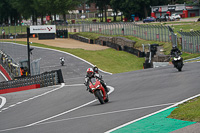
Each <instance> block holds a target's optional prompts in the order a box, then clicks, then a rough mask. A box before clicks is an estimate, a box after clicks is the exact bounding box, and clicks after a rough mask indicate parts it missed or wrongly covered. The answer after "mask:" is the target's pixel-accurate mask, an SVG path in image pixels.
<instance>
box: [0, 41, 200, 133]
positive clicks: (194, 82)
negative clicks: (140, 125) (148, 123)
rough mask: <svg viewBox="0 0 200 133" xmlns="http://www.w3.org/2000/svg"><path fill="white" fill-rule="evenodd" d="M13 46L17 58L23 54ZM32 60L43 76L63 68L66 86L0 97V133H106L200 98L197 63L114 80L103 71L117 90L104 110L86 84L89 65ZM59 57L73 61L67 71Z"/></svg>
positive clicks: (37, 54)
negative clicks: (1, 101)
mask: <svg viewBox="0 0 200 133" xmlns="http://www.w3.org/2000/svg"><path fill="white" fill-rule="evenodd" d="M1 45H2V44H1ZM7 47H8V46H7ZM13 47H14V48H16V51H19V53H21V52H20V50H22V49H24V46H20V45H15V46H13ZM8 50H9V48H8ZM8 54H11V56H12V57H18V56H17V55H12V54H15V52H10V53H8ZM23 56H24V57H26V56H25V54H24V55H23V54H21V55H20V57H18V58H17V59H16V61H19V60H20V59H22V58H24V57H23ZM32 56H33V57H32V59H34V58H35V59H37V58H41V62H40V64H41V67H44V68H42V71H45V70H51V69H52V70H53V69H57V68H61V69H62V72H63V75H64V78H65V85H64V86H62V85H59V86H53V87H46V88H40V89H34V90H28V91H22V92H16V93H10V94H3V95H1V96H2V97H5V98H6V101H7V102H6V104H5V105H4V107H3V108H1V109H0V118H1V119H0V133H1V132H2V133H3V132H5V133H13V132H14V133H27V132H28V133H35V132H42V133H55V132H56V133H63V132H69V133H93V132H97V133H103V132H106V131H108V130H110V129H113V128H115V127H118V126H120V125H122V124H124V123H127V122H130V121H132V120H135V119H138V118H141V117H143V116H145V115H148V114H151V113H153V112H156V111H158V110H161V109H163V108H166V107H168V106H170V105H173V104H174V103H177V102H179V101H182V100H184V99H187V98H189V97H192V96H195V95H197V94H199V93H200V87H199V81H200V71H199V65H200V64H199V63H198V62H196V63H186V64H185V65H184V67H183V71H182V72H178V71H177V70H176V69H175V68H173V67H172V66H166V67H162V68H155V69H145V70H139V71H133V72H127V73H120V74H113V75H109V74H106V73H102V72H101V74H103V75H104V76H103V77H104V80H105V81H106V82H107V84H108V85H109V86H112V87H114V89H115V90H114V92H113V93H111V94H110V96H109V98H110V101H109V103H107V104H104V105H101V104H99V102H98V101H94V96H93V95H91V94H90V93H88V92H87V91H86V87H85V86H84V85H83V82H84V76H85V70H86V69H87V67H89V66H90V65H89V64H87V63H85V62H83V61H81V60H79V59H76V58H74V57H72V56H70V55H66V54H64V53H59V52H56V51H50V50H45V49H38V48H37V49H36V48H35V49H34V52H33V55H32ZM60 56H64V57H65V58H66V59H67V61H68V62H69V63H68V64H67V65H66V66H64V67H60V66H59V57H60ZM73 66H76V67H75V68H74V67H73Z"/></svg>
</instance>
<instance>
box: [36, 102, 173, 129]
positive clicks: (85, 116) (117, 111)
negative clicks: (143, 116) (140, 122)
mask: <svg viewBox="0 0 200 133" xmlns="http://www.w3.org/2000/svg"><path fill="white" fill-rule="evenodd" d="M172 104H174V103H167V104H160V105H152V106H146V107H138V108H132V109H124V110H116V111H111V112H104V113H98V114H91V115H84V116H78V117H72V118H67V119H61V120H55V121H49V122H44V123H40V124H37V125H44V124H50V123H57V122H63V121H69V120H75V119H81V118H88V117H94V116H101V115H108V114H115V113H121V112H128V111H134V110H140V109H148V108H155V107H160V106H166V105H172Z"/></svg>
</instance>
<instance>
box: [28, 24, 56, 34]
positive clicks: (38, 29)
mask: <svg viewBox="0 0 200 133" xmlns="http://www.w3.org/2000/svg"><path fill="white" fill-rule="evenodd" d="M30 33H31V34H32V33H56V26H55V25H39V26H30Z"/></svg>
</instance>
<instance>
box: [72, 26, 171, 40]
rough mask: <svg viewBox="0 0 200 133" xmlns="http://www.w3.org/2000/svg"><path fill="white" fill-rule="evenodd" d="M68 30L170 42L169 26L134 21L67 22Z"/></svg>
mask: <svg viewBox="0 0 200 133" xmlns="http://www.w3.org/2000/svg"><path fill="white" fill-rule="evenodd" d="M68 31H69V32H94V33H98V34H104V35H131V36H135V37H138V38H142V39H145V40H154V41H161V42H171V39H172V37H171V36H172V34H171V32H170V30H169V26H163V25H142V24H136V23H134V22H123V23H122V22H121V23H91V24H69V25H68Z"/></svg>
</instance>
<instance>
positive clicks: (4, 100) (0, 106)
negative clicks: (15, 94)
mask: <svg viewBox="0 0 200 133" xmlns="http://www.w3.org/2000/svg"><path fill="white" fill-rule="evenodd" d="M0 98H1V104H0V108H2V107H3V106H4V105H5V104H6V98H5V97H2V96H0Z"/></svg>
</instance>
